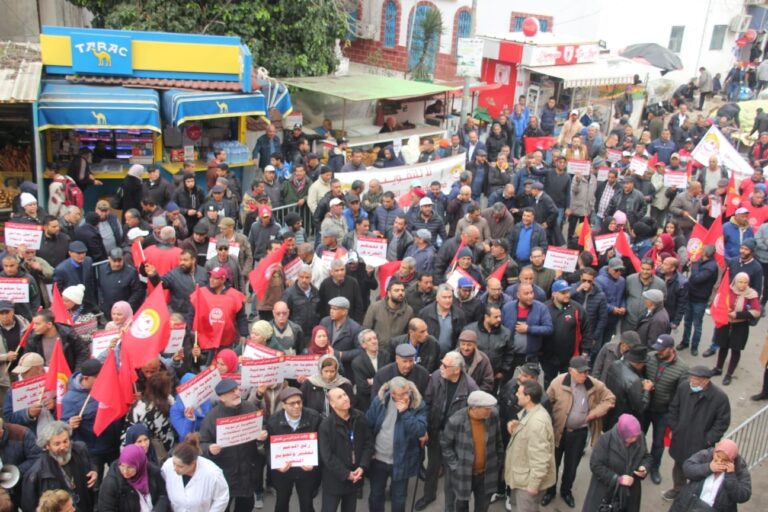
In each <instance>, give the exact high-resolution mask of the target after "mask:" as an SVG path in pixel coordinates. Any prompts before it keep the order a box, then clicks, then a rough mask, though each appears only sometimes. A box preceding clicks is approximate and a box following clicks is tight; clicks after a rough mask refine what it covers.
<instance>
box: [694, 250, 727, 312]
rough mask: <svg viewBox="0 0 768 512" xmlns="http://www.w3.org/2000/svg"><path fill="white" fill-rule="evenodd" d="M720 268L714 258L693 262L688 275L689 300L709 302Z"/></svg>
mask: <svg viewBox="0 0 768 512" xmlns="http://www.w3.org/2000/svg"><path fill="white" fill-rule="evenodd" d="M719 270H720V269H719V268H718V266H717V261H716V260H715V259H714V258H710V259H708V260H700V261H697V262H695V263H693V265H692V266H691V275H690V276H689V277H688V302H696V303H707V302H709V297H710V296H711V295H712V290H714V289H715V284H716V283H717V276H718V272H719Z"/></svg>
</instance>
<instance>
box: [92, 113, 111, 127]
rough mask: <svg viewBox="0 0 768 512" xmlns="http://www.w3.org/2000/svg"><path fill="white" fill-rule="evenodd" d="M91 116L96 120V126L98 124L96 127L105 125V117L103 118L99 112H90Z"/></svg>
mask: <svg viewBox="0 0 768 512" xmlns="http://www.w3.org/2000/svg"><path fill="white" fill-rule="evenodd" d="M91 115H92V116H93V118H94V119H95V120H96V124H98V125H105V124H107V116H105V115H104V114H102V113H101V112H93V111H91Z"/></svg>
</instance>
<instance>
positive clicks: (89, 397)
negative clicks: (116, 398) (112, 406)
mask: <svg viewBox="0 0 768 512" xmlns="http://www.w3.org/2000/svg"><path fill="white" fill-rule="evenodd" d="M90 400H91V394H90V393H88V396H87V397H85V402H83V406H82V407H81V408H80V412H79V413H77V415H78V416H79V417H81V418H82V416H83V412H84V411H85V406H86V405H88V402H89V401H90Z"/></svg>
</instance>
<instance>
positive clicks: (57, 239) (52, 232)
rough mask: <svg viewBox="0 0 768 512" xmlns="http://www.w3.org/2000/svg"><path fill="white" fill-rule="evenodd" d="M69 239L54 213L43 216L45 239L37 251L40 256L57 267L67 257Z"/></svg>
mask: <svg viewBox="0 0 768 512" xmlns="http://www.w3.org/2000/svg"><path fill="white" fill-rule="evenodd" d="M69 241H70V240H69V236H67V235H66V234H65V233H62V232H61V226H60V224H59V219H57V218H56V217H54V216H53V215H46V216H45V217H43V239H42V240H41V242H40V249H38V251H37V255H38V256H40V257H41V258H43V259H44V260H45V261H47V262H48V263H50V265H51V266H52V267H54V268H55V267H56V266H57V265H58V264H59V263H61V262H62V261H64V260H65V259H67V251H68V249H69Z"/></svg>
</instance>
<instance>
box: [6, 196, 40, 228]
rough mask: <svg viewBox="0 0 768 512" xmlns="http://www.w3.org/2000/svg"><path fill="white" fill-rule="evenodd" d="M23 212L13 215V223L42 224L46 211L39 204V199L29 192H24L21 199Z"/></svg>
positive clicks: (20, 203)
mask: <svg viewBox="0 0 768 512" xmlns="http://www.w3.org/2000/svg"><path fill="white" fill-rule="evenodd" d="M19 205H20V206H21V212H19V213H15V214H13V216H12V217H13V222H21V223H22V224H42V223H43V217H44V216H45V210H43V209H42V208H40V207H39V206H38V204H37V198H36V197H35V196H34V195H32V194H30V193H29V192H22V193H21V196H20V197H19Z"/></svg>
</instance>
